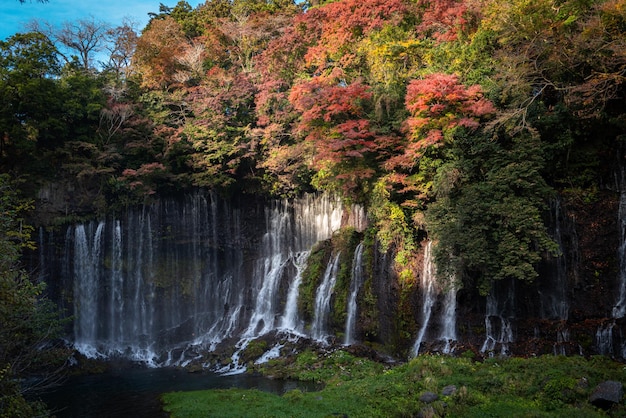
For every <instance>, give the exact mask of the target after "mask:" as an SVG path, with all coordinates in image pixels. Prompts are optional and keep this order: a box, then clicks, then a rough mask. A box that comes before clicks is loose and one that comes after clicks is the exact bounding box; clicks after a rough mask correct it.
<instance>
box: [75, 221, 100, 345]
mask: <svg viewBox="0 0 626 418" xmlns="http://www.w3.org/2000/svg"><path fill="white" fill-rule="evenodd" d="M102 229H103V223H102V222H101V223H99V224H98V227H97V229H96V231H95V234H93V239H92V240H90V239H89V238H88V236H87V231H86V230H85V226H84V225H78V226H77V227H76V228H75V231H74V254H75V258H76V260H77V261H78V262H77V263H76V264H75V265H74V274H75V276H76V277H78V278H79V280H77V281H76V282H75V283H74V295H75V297H74V310H75V311H77V312H80V313H79V314H77V315H76V320H75V321H74V336H75V337H74V338H75V344H76V347H77V348H78V350H79V351H83V352H84V353H85V354H86V355H88V356H90V357H96V356H97V348H96V347H93V346H91V345H90V343H91V342H92V341H93V340H95V339H96V337H97V333H98V328H97V326H98V323H97V322H95V321H94V320H93V318H94V317H97V315H98V312H97V309H98V299H99V293H98V285H99V275H98V269H97V265H98V263H99V261H100V255H101V237H102ZM90 235H92V234H90Z"/></svg>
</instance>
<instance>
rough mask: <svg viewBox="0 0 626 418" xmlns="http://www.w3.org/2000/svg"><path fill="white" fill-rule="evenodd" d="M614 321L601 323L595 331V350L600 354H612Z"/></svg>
mask: <svg viewBox="0 0 626 418" xmlns="http://www.w3.org/2000/svg"><path fill="white" fill-rule="evenodd" d="M614 327H615V321H610V322H609V323H607V324H604V325H601V326H599V327H598V330H597V331H596V350H598V353H599V354H602V355H613V328H614Z"/></svg>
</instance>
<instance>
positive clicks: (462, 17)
mask: <svg viewBox="0 0 626 418" xmlns="http://www.w3.org/2000/svg"><path fill="white" fill-rule="evenodd" d="M419 6H420V7H421V8H423V9H424V13H423V15H422V21H421V23H420V24H419V25H418V27H417V30H418V31H419V32H421V33H422V34H423V35H426V36H431V37H432V38H434V39H436V40H437V41H441V42H446V41H454V40H455V39H456V38H457V34H458V32H459V31H460V30H462V29H463V28H464V27H465V26H466V24H467V22H468V19H467V17H468V14H469V11H468V8H467V2H466V0H420V1H419Z"/></svg>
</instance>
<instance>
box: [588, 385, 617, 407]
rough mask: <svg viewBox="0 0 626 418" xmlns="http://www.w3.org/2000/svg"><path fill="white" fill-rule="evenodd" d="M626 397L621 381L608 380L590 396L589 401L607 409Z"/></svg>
mask: <svg viewBox="0 0 626 418" xmlns="http://www.w3.org/2000/svg"><path fill="white" fill-rule="evenodd" d="M623 397H624V389H623V388H622V383H621V382H616V381H614V380H607V381H605V382H602V383H600V384H599V385H598V386H596V388H595V389H594V390H593V393H592V394H591V396H589V402H591V404H593V405H594V406H597V407H598V408H601V409H604V410H607V409H610V408H611V407H612V406H613V405H615V404H617V403H620V402H621V401H622V398H623Z"/></svg>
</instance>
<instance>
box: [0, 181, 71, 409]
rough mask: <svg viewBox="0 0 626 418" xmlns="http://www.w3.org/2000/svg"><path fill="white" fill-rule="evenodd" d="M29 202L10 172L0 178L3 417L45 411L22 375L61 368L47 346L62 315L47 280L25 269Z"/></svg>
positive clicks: (0, 400)
mask: <svg viewBox="0 0 626 418" xmlns="http://www.w3.org/2000/svg"><path fill="white" fill-rule="evenodd" d="M29 207H30V203H29V202H25V201H23V200H21V199H20V198H19V195H18V191H17V190H16V189H15V185H14V184H12V182H11V181H10V179H9V177H8V176H7V175H6V174H3V175H1V176H0V323H2V327H0V416H2V417H13V416H15V417H22V416H23V417H27V416H34V414H37V413H38V412H41V406H40V405H38V404H29V403H27V402H26V401H24V399H23V397H22V396H23V394H24V392H25V391H27V390H28V389H29V387H28V385H26V386H24V387H22V386H21V385H20V383H19V380H18V379H21V378H25V377H27V376H28V374H29V373H32V372H34V371H40V370H45V368H46V367H47V368H58V367H60V366H61V365H62V364H63V359H62V358H55V356H54V355H50V353H54V350H52V349H50V350H49V351H48V350H41V346H42V345H43V344H45V343H46V342H48V341H50V340H52V339H54V338H56V337H57V336H58V335H60V331H61V327H62V323H61V322H60V321H59V320H58V313H57V312H56V311H55V310H54V308H53V307H52V304H51V303H49V302H48V301H47V300H46V299H45V298H44V297H43V292H44V289H45V284H44V283H34V282H33V281H31V279H30V278H29V277H28V276H27V275H26V273H25V272H24V271H23V270H22V269H21V266H20V265H19V261H18V260H19V256H20V254H21V250H22V249H23V248H28V247H32V245H33V244H32V242H31V241H30V233H31V231H32V228H31V227H29V226H27V225H25V224H24V223H23V219H22V216H23V212H24V211H25V210H26V209H28V208H29Z"/></svg>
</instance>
